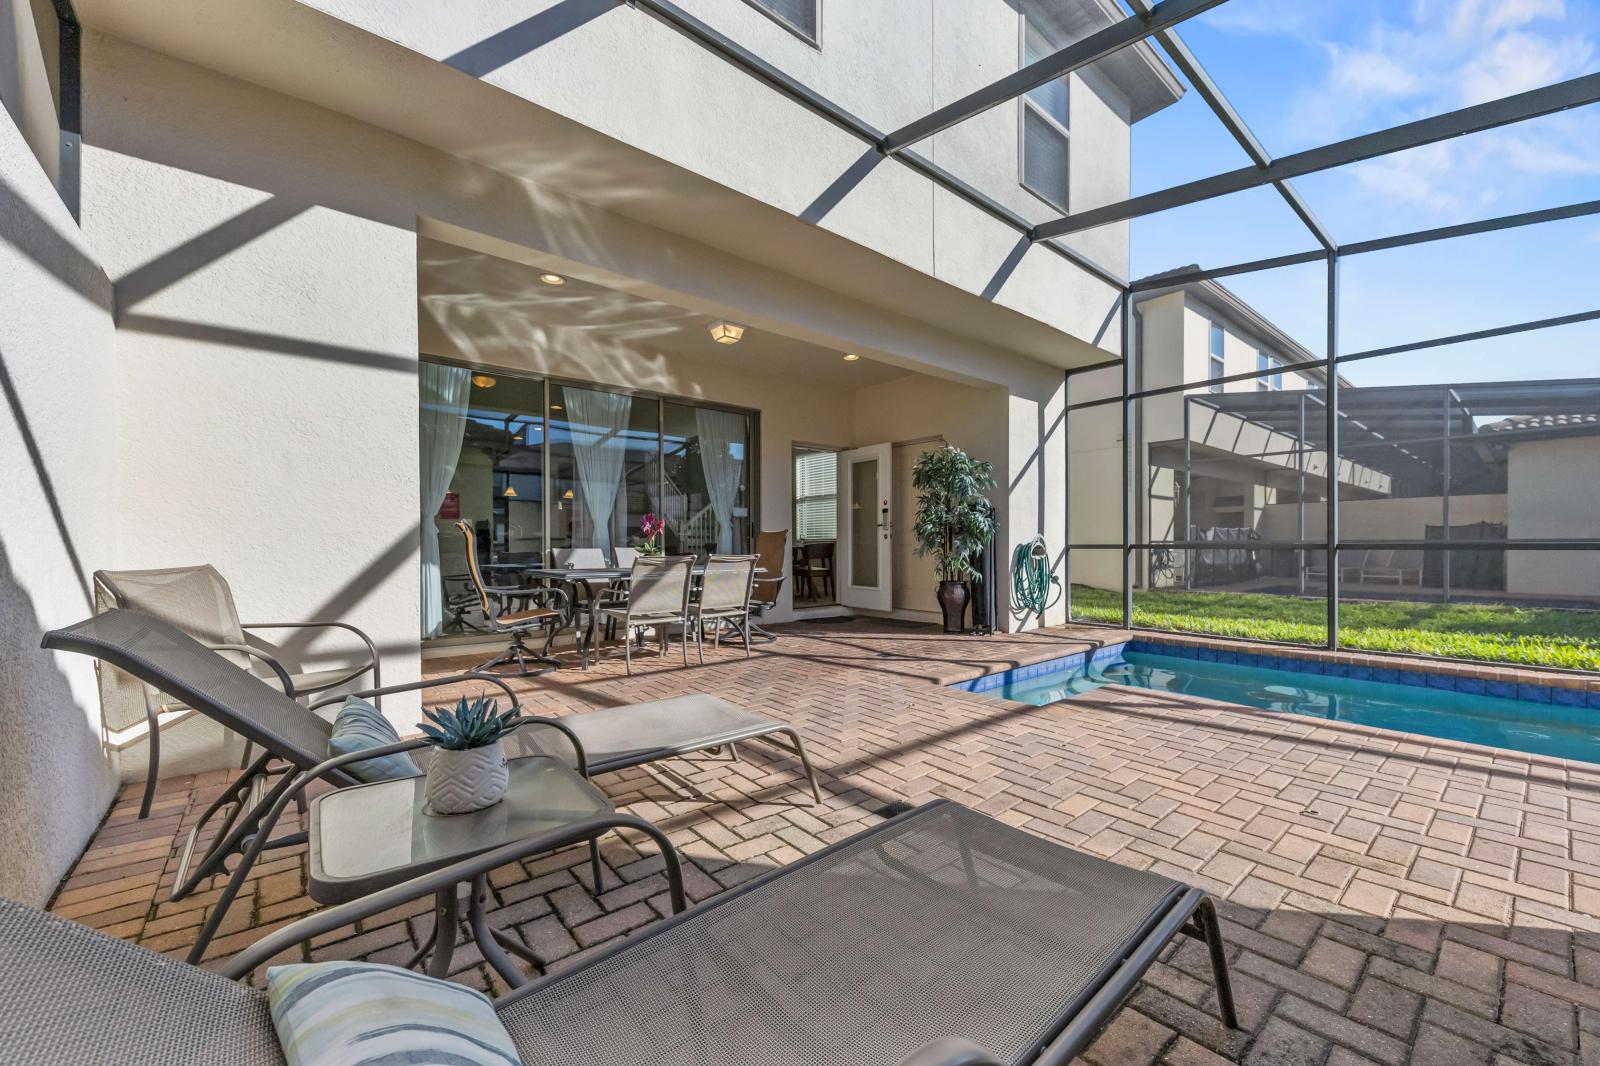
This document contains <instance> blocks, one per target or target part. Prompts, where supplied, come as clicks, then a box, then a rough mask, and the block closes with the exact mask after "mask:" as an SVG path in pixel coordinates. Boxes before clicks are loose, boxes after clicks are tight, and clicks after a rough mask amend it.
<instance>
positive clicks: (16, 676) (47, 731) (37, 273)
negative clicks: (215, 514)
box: [0, 3, 119, 905]
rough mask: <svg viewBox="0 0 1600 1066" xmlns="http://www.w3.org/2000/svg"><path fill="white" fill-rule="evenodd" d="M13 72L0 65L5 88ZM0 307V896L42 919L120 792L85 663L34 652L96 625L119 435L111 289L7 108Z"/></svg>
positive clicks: (1, 140)
mask: <svg viewBox="0 0 1600 1066" xmlns="http://www.w3.org/2000/svg"><path fill="white" fill-rule="evenodd" d="M26 10H27V4H25V3H24V4H22V5H21V9H20V10H18V9H16V8H13V9H12V10H10V11H6V10H5V9H4V8H0V15H3V16H4V17H7V18H12V17H16V16H17V15H19V14H22V13H25V12H26ZM14 63H15V59H14V57H13V56H11V55H6V54H0V85H7V84H9V85H16V84H17V81H16V79H17V78H18V76H19V72H18V71H17V69H16V67H15V66H14V65H13V64H14ZM39 74H40V72H39V71H38V70H37V68H35V69H34V71H33V73H31V74H30V73H28V72H27V71H24V72H22V76H23V78H24V80H26V79H28V78H34V77H37V76H39ZM32 87H33V89H34V90H36V91H42V92H43V93H44V95H45V98H46V99H48V86H42V85H40V84H39V82H38V81H34V82H32ZM52 140H53V134H52ZM0 294H3V305H4V306H3V312H0V405H3V406H0V412H3V413H0V499H3V500H5V504H4V506H0V699H3V700H4V710H3V711H0V896H6V897H10V898H14V899H20V900H23V901H25V902H28V903H32V904H35V905H41V904H43V903H44V901H45V900H46V899H47V898H48V897H49V895H50V893H51V892H52V891H53V889H54V888H55V886H56V883H57V882H58V881H59V880H60V878H61V877H62V875H64V874H65V873H66V871H67V869H68V868H69V867H70V865H71V863H72V862H73V861H74V860H75V859H76V858H77V857H78V854H79V852H80V851H81V849H82V848H83V845H84V844H85V842H86V841H87V840H88V838H89V835H90V834H91V833H92V832H93V831H94V828H95V826H96V825H97V824H98V823H99V821H100V817H101V815H102V813H103V812H104V811H105V808H106V805H107V804H108V803H109V802H110V801H111V797H112V794H113V790H114V788H115V774H114V771H113V767H112V760H111V759H110V758H109V757H108V756H107V755H106V754H105V753H104V752H103V750H102V747H101V744H100V707H99V695H98V692H97V691H96V686H95V675H94V668H93V665H92V663H91V662H90V660H88V659H86V658H84V657H82V656H78V655H66V654H56V653H50V652H46V651H43V650H41V649H40V647H39V640H40V638H41V636H42V635H43V634H44V632H45V631H46V630H49V629H53V628H56V627H58V626H63V625H68V624H71V623H73V622H76V621H79V620H80V619H82V618H84V617H86V616H87V615H88V614H89V613H90V612H91V609H92V604H91V602H90V599H89V594H88V581H89V572H90V571H91V570H93V569H94V568H95V567H96V566H98V565H101V564H102V562H103V561H105V560H107V559H109V558H110V557H111V554H112V552H113V547H114V545H115V542H116V535H117V527H118V499H119V486H118V482H117V469H116V451H117V439H118V429H119V426H118V418H117V404H116V358H115V351H114V335H113V332H112V327H111V286H110V283H109V282H108V281H107V279H106V276H105V274H104V273H103V272H102V271H101V270H100V269H99V268H98V267H97V266H96V265H95V263H94V261H93V258H92V256H91V255H90V253H89V250H88V248H87V245H86V243H85V241H84V240H83V239H82V237H81V236H80V234H79V232H78V228H77V226H76V224H75V223H74V222H73V220H72V217H71V216H70V215H69V214H68V212H67V210H66V208H65V207H64V206H63V205H62V202H61V199H60V197H59V196H58V195H57V193H56V190H55V188H54V187H53V186H52V184H51V180H50V174H49V173H48V172H47V170H46V167H45V166H44V165H42V164H41V161H40V159H39V158H38V156H36V155H35V152H34V150H33V147H32V145H31V144H30V142H29V140H28V139H25V138H24V136H23V132H22V130H21V129H19V128H18V125H17V123H16V121H15V120H14V119H13V118H12V115H11V112H10V110H9V108H7V109H6V110H4V111H0Z"/></svg>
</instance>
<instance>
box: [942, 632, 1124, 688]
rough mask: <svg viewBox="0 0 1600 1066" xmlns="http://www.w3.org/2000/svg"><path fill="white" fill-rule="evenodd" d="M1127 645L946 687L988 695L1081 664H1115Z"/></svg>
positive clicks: (1034, 664)
mask: <svg viewBox="0 0 1600 1066" xmlns="http://www.w3.org/2000/svg"><path fill="white" fill-rule="evenodd" d="M1127 647H1128V645H1127V644H1124V643H1118V644H1106V645H1103V646H1101V647H1099V648H1096V649H1094V651H1092V652H1083V651H1079V652H1073V653H1072V654H1071V655H1062V656H1059V657H1057V658H1055V659H1046V660H1044V661H1043V662H1039V663H1033V664H1031V665H1029V666H1013V667H1012V668H1011V669H1009V670H1001V671H999V672H998V673H993V674H984V675H983V676H982V677H975V678H972V679H971V680H970V681H957V682H956V683H955V684H953V685H950V686H948V687H950V688H953V689H957V690H959V691H961V692H988V691H989V690H990V689H996V688H1001V687H1002V686H1005V685H1009V684H1013V683H1015V682H1018V681H1026V680H1028V679H1029V678H1034V677H1043V676H1044V675H1045V674H1054V673H1059V672H1061V671H1064V670H1080V669H1082V668H1083V666H1084V663H1086V662H1088V663H1105V662H1116V661H1117V660H1119V659H1121V658H1122V653H1123V651H1124V650H1126V649H1127Z"/></svg>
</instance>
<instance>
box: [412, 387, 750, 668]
mask: <svg viewBox="0 0 1600 1066" xmlns="http://www.w3.org/2000/svg"><path fill="white" fill-rule="evenodd" d="M419 391H420V395H421V411H420V435H421V463H420V467H421V490H422V491H421V495H422V529H423V544H422V635H423V637H424V638H425V639H427V638H440V637H462V636H470V635H471V634H473V633H475V632H481V631H482V629H483V626H482V622H483V620H482V618H481V617H480V616H479V614H478V611H477V608H476V606H475V600H474V598H473V596H472V595H471V586H470V584H469V582H468V578H467V565H466V545H467V542H466V538H465V537H464V536H463V534H462V532H461V531H460V529H459V528H458V525H457V523H459V522H466V523H467V526H468V528H469V530H470V531H471V535H472V540H473V544H474V545H475V549H476V552H477V555H478V560H479V561H480V562H482V563H491V562H492V563H525V564H538V563H541V562H542V561H544V560H545V558H546V556H547V551H548V549H551V548H596V549H599V550H600V551H601V552H602V553H604V555H605V557H606V558H607V559H608V560H611V559H615V558H616V556H615V551H616V549H617V548H621V547H630V546H633V545H635V544H638V543H639V542H640V540H641V539H642V537H641V533H640V526H641V522H642V520H643V518H644V516H645V515H646V514H649V513H652V512H653V513H655V514H658V515H660V516H662V517H663V518H664V519H665V520H666V523H667V532H666V536H665V542H664V547H665V549H666V551H668V552H670V553H673V554H680V553H681V554H685V555H699V556H704V555H706V554H709V553H711V552H748V551H749V550H750V546H751V544H752V543H753V540H754V530H755V525H754V522H755V516H754V514H753V510H752V503H751V501H752V499H753V498H754V491H753V488H752V486H753V485H754V483H755V482H754V479H755V463H754V455H755V443H754V442H755V432H756V427H755V420H756V416H755V415H754V414H752V413H750V412H746V411H734V410H728V409H724V408H718V407H708V406H705V405H701V404H691V403H686V402H683V401H679V400H667V399H665V398H663V397H659V396H651V395H647V394H643V393H632V392H620V391H617V390H615V389H603V388H598V387H595V386H591V385H584V384H578V383H568V382H554V381H544V380H541V379H538V378H526V377H519V376H513V375H509V374H505V373H501V372H498V371H497V372H495V373H492V374H491V373H487V372H484V371H481V370H471V369H468V368H464V367H456V366H450V365H446V364H444V363H437V362H431V361H426V360H424V361H423V362H422V365H421V370H420V381H419Z"/></svg>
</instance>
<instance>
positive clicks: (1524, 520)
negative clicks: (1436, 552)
mask: <svg viewBox="0 0 1600 1066" xmlns="http://www.w3.org/2000/svg"><path fill="white" fill-rule="evenodd" d="M1596 471H1600V437H1561V438H1556V439H1554V440H1537V441H1526V442H1523V443H1520V444H1513V445H1512V446H1511V447H1510V448H1509V449H1508V459H1507V470H1506V501H1507V503H1506V510H1507V522H1508V525H1507V528H1506V536H1507V537H1508V538H1510V539H1512V540H1539V539H1555V540H1560V539H1568V540H1570V539H1577V538H1587V537H1593V536H1595V535H1596V531H1597V530H1600V494H1597V493H1595V492H1594V491H1593V485H1594V479H1595V472H1596ZM1454 516H1455V512H1454V511H1453V510H1452V512H1451V518H1452V520H1454ZM1506 592H1507V593H1509V594H1511V595H1517V594H1527V595H1540V596H1581V597H1595V596H1600V552H1597V551H1579V552H1553V551H1539V552H1531V551H1514V552H1507V553H1506Z"/></svg>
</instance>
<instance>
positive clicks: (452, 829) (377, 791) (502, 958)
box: [307, 736, 682, 987]
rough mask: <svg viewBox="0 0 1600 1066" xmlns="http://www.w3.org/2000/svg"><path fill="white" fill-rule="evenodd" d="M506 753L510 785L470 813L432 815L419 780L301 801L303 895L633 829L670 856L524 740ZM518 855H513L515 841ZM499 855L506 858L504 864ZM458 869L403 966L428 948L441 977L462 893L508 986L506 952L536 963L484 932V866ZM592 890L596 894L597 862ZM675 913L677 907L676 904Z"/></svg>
mask: <svg viewBox="0 0 1600 1066" xmlns="http://www.w3.org/2000/svg"><path fill="white" fill-rule="evenodd" d="M507 745H508V748H509V751H510V753H511V754H512V756H513V757H512V758H511V759H510V760H509V762H508V763H507V768H508V770H509V774H510V783H509V785H508V786H507V788H506V794H505V798H504V799H502V800H501V801H500V802H499V803H497V804H495V805H494V806H493V807H489V808H487V809H485V810H481V811H475V812H473V813H471V814H451V815H440V814H433V813H431V812H430V811H429V810H428V807H427V780H428V779H427V777H426V776H418V777H410V778H405V779H402V780H396V781H378V782H374V783H372V784H366V785H353V786H350V787H347V788H341V789H336V790H334V791H332V792H327V793H324V794H323V795H321V796H318V797H316V798H315V799H313V800H312V801H311V809H310V819H309V827H308V832H307V838H308V843H309V850H310V864H309V865H310V876H309V878H308V879H307V892H308V894H309V895H310V896H311V898H312V899H313V900H315V901H317V902H318V903H324V904H338V903H348V902H350V901H352V900H356V899H361V898H363V897H365V896H369V895H371V894H373V893H374V892H380V891H383V890H384V889H387V888H392V887H393V886H395V885H399V884H402V883H404V882H406V881H410V880H412V879H413V878H417V877H422V876H424V875H426V874H430V873H433V872H435V871H442V870H444V869H445V868H446V867H453V866H456V865H457V864H463V863H465V864H468V866H469V867H470V860H472V859H474V858H475V857H479V856H488V855H490V853H495V854H494V856H493V861H494V865H495V866H499V865H503V864H504V863H505V862H509V861H515V860H516V859H518V858H524V857H526V856H528V855H536V854H540V853H542V852H547V851H554V850H555V849H556V848H560V847H565V846H567V845H569V844H573V843H580V842H582V841H584V840H589V841H591V842H592V841H593V840H595V839H596V838H598V837H600V836H602V835H604V834H605V833H607V832H610V831H611V830H613V829H617V828H634V829H639V830H641V831H643V832H646V833H648V834H650V835H653V836H655V837H656V838H657V839H656V843H657V844H659V845H660V846H661V847H663V848H665V849H667V850H668V851H670V850H671V847H672V845H671V844H670V843H669V842H668V841H667V839H666V838H665V836H662V835H660V832H659V830H656V829H655V828H654V827H653V826H648V823H643V822H642V821H641V820H639V819H636V818H634V817H633V816H631V815H624V814H618V813H616V807H615V805H614V804H613V803H612V802H611V800H610V799H609V798H608V797H607V796H606V794H605V793H603V792H601V791H600V790H599V789H598V788H596V787H595V786H594V785H593V784H591V783H590V782H589V780H588V778H586V777H585V776H583V775H582V774H580V773H579V772H578V771H577V770H574V769H573V768H572V767H570V766H569V765H567V764H566V763H565V762H563V761H561V760H560V759H557V758H554V757H553V756H551V755H548V754H544V753H542V752H541V753H540V754H521V755H519V754H518V753H525V752H528V751H530V750H532V751H539V748H538V746H537V744H534V743H533V742H532V741H531V740H529V739H528V738H524V737H521V736H513V737H511V738H508V740H507ZM519 842H520V843H521V844H522V845H523V847H520V848H519V847H516V846H515V845H517V844H518V843H519ZM508 856H509V857H508ZM489 861H490V860H486V861H485V862H484V863H483V864H481V866H479V867H471V868H463V869H462V871H461V873H462V877H461V879H459V880H452V881H451V882H450V883H449V884H447V885H444V886H442V887H440V888H438V889H437V890H436V891H435V893H434V900H435V905H434V927H433V933H432V934H431V935H430V936H429V938H428V940H427V941H426V942H424V943H423V945H422V946H421V947H420V948H419V949H418V950H417V952H416V954H415V955H414V956H413V957H412V959H411V961H410V963H408V966H409V965H415V964H416V963H417V962H419V961H420V960H421V959H422V957H423V955H424V954H425V953H428V952H429V950H430V948H431V955H430V956H429V959H428V973H429V974H430V975H432V976H434V977H445V976H447V975H448V973H449V970H450V962H451V959H452V957H453V956H454V954H455V947H456V936H457V926H458V925H459V922H460V894H461V889H462V888H463V887H469V888H470V891H469V893H468V902H467V924H468V928H469V929H470V931H471V934H472V938H473V939H474V940H475V941H476V942H477V944H478V948H479V950H480V951H482V952H483V957H484V960H485V961H487V962H488V963H489V964H490V965H491V966H493V967H494V968H495V970H496V971H497V972H498V973H499V974H500V975H501V976H502V977H504V978H505V979H506V981H507V982H509V983H510V984H511V985H512V986H513V987H515V986H516V985H518V984H520V983H521V982H522V981H523V979H524V978H523V975H522V973H521V972H520V971H519V970H518V968H517V967H516V966H515V964H513V963H512V961H511V960H510V958H509V957H508V956H507V955H506V949H509V950H511V951H512V952H513V953H515V954H517V955H519V956H521V957H522V958H524V959H527V960H528V961H529V962H532V963H534V964H535V965H537V964H538V960H537V959H535V958H534V957H533V956H532V954H531V953H529V952H528V950H527V949H526V948H524V947H523V946H522V945H521V944H519V943H517V942H516V941H515V940H514V939H512V938H510V937H504V936H502V935H500V934H498V933H497V932H495V931H494V930H493V929H491V928H489V925H488V921H487V917H486V912H485V905H486V903H487V901H488V898H489V890H488V883H487V879H488V874H489V869H488V868H487V867H488V864H489ZM595 864H596V876H597V880H596V882H595V884H596V888H597V890H598V886H599V881H598V873H599V871H598V859H596V863H595ZM677 902H678V901H677V900H675V909H682V908H681V906H676V904H677Z"/></svg>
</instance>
